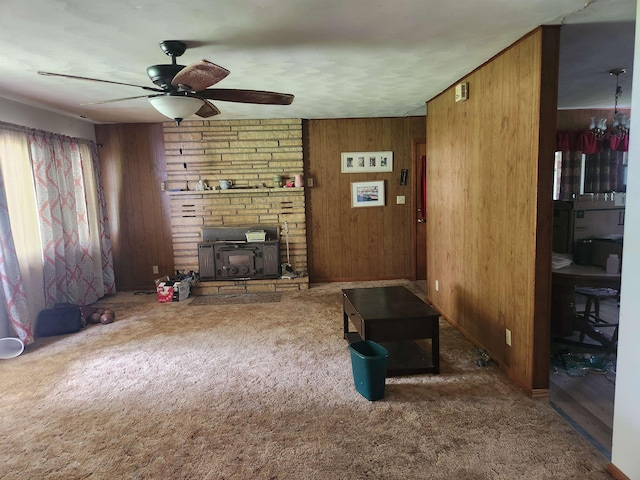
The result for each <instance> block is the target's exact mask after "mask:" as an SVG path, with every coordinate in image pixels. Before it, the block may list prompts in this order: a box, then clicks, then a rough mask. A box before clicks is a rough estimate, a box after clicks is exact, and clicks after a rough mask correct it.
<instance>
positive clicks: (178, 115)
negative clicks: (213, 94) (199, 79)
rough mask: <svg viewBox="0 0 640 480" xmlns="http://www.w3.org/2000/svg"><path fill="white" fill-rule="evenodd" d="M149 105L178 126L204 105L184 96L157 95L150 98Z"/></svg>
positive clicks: (195, 99)
mask: <svg viewBox="0 0 640 480" xmlns="http://www.w3.org/2000/svg"><path fill="white" fill-rule="evenodd" d="M149 103H151V105H153V108H155V109H156V110H157V111H158V112H160V113H161V114H162V115H164V116H165V117H169V118H170V119H172V120H175V121H176V124H178V125H180V122H182V120H184V119H185V118H189V117H190V116H191V115H194V114H195V113H196V112H197V111H198V110H200V108H202V106H203V105H204V101H202V100H200V99H198V98H193V97H187V96H185V95H158V96H154V97H150V98H149Z"/></svg>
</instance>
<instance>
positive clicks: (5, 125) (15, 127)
mask: <svg viewBox="0 0 640 480" xmlns="http://www.w3.org/2000/svg"><path fill="white" fill-rule="evenodd" d="M0 129H2V130H11V131H13V132H20V133H31V132H37V131H42V132H47V133H50V134H52V135H60V136H61V137H69V135H63V134H61V133H55V132H49V131H48V130H42V129H40V128H31V127H25V126H23V125H16V124H14V123H7V122H2V121H0ZM69 138H71V139H72V140H75V141H77V142H78V143H86V144H88V145H97V144H96V142H94V141H93V140H89V139H87V138H80V137H69Z"/></svg>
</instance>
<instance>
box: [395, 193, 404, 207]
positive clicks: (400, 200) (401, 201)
mask: <svg viewBox="0 0 640 480" xmlns="http://www.w3.org/2000/svg"><path fill="white" fill-rule="evenodd" d="M396 204H397V205H404V195H398V196H397V197H396Z"/></svg>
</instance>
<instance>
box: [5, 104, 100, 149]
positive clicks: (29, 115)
mask: <svg viewBox="0 0 640 480" xmlns="http://www.w3.org/2000/svg"><path fill="white" fill-rule="evenodd" d="M0 122H6V123H13V124H14V125H21V126H23V127H30V128H36V129H39V130H45V131H47V132H53V133H59V134H61V135H67V136H69V137H77V138H84V139H86V140H93V141H95V139H96V132H95V128H93V123H91V122H88V121H85V120H80V119H78V118H74V117H70V116H65V115H60V114H58V113H53V112H49V111H47V110H42V109H40V108H36V107H32V106H30V105H25V104H23V103H18V102H15V101H13V100H9V99H6V98H2V97H0Z"/></svg>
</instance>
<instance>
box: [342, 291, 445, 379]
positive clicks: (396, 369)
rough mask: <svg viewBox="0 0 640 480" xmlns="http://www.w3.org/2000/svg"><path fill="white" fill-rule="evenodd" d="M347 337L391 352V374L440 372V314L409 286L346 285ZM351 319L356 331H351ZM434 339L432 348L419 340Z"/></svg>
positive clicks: (345, 321) (389, 365)
mask: <svg viewBox="0 0 640 480" xmlns="http://www.w3.org/2000/svg"><path fill="white" fill-rule="evenodd" d="M342 293H343V313H344V338H345V339H347V340H348V341H349V343H353V342H355V341H359V340H372V341H374V342H377V343H380V344H381V345H382V346H384V347H385V348H386V349H387V351H388V352H389V363H388V366H387V376H389V377H391V376H398V375H413V374H418V373H440V343H439V342H440V338H439V334H440V329H439V319H440V314H439V313H438V312H437V311H436V310H434V309H433V308H432V307H430V306H429V305H428V304H426V303H425V302H424V301H422V300H421V299H420V298H419V297H417V296H416V295H414V294H413V293H411V292H410V291H409V290H407V289H406V288H405V287H401V286H400V287H374V288H352V289H344V290H342ZM349 322H351V323H352V324H353V326H354V327H355V328H356V332H350V331H349ZM419 339H431V352H430V353H429V352H427V351H426V350H424V349H423V348H422V347H421V346H420V345H418V344H417V343H416V341H415V340H419Z"/></svg>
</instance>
